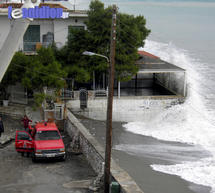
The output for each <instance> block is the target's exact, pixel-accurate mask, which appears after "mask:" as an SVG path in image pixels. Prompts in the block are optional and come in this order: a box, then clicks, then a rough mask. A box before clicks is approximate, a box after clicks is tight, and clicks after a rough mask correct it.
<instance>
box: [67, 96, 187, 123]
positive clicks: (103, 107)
mask: <svg viewBox="0 0 215 193" xmlns="http://www.w3.org/2000/svg"><path fill="white" fill-rule="evenodd" d="M183 101H184V98H183V97H178V96H166V97H164V96H162V97H159V96H154V97H121V98H120V99H118V98H114V100H113V121H126V122H128V121H150V120H151V119H154V118H155V117H156V116H157V115H159V114H160V113H162V112H163V110H164V109H166V108H169V107H171V106H173V105H176V104H179V103H182V102H183ZM67 107H68V108H71V109H72V110H73V111H75V112H78V113H80V114H82V115H84V116H87V117H89V118H92V119H96V120H105V119H106V111H107V98H96V99H94V100H88V102H87V108H86V109H84V110H80V101H79V100H73V101H69V102H68V103H67Z"/></svg>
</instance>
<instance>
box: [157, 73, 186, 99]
mask: <svg viewBox="0 0 215 193" xmlns="http://www.w3.org/2000/svg"><path fill="white" fill-rule="evenodd" d="M155 78H156V79H157V81H156V82H157V83H158V84H160V85H162V86H164V87H165V88H167V89H168V90H170V91H171V92H173V93H175V94H176V95H181V96H186V73H185V72H177V73H174V72H171V73H156V74H155Z"/></svg>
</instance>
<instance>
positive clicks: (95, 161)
mask: <svg viewBox="0 0 215 193" xmlns="http://www.w3.org/2000/svg"><path fill="white" fill-rule="evenodd" d="M66 129H67V131H68V133H69V135H70V136H71V138H72V140H73V142H74V141H76V143H77V141H78V144H79V145H80V147H79V148H80V150H81V151H82V152H83V154H84V155H85V156H86V158H87V160H88V161H89V163H90V164H91V166H92V168H93V169H94V171H95V172H96V173H97V174H99V173H100V172H101V170H102V167H103V166H102V165H103V163H104V157H105V151H104V148H103V147H102V146H101V145H100V144H99V143H98V142H97V140H96V139H95V138H94V137H93V136H92V135H91V134H90V133H89V131H88V130H87V129H86V128H85V127H84V126H83V125H82V124H81V123H80V122H79V120H78V119H77V118H76V117H75V116H74V115H73V114H72V113H71V112H70V111H69V110H67V123H66ZM74 139H75V140H74ZM111 175H112V178H113V179H115V180H116V181H117V182H118V183H119V185H120V192H122V193H143V191H142V190H141V189H140V188H139V186H138V185H137V184H136V182H135V181H134V180H133V179H132V178H131V177H130V176H129V174H128V173H127V172H126V171H124V170H123V169H122V168H120V167H119V166H118V165H117V164H116V162H115V161H114V159H112V160H111Z"/></svg>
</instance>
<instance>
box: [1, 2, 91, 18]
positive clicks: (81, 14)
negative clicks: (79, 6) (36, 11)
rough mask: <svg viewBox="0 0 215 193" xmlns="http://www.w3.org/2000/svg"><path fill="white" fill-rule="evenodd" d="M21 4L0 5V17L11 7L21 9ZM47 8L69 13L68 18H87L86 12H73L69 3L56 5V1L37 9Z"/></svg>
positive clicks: (43, 4)
mask: <svg viewBox="0 0 215 193" xmlns="http://www.w3.org/2000/svg"><path fill="white" fill-rule="evenodd" d="M22 5H23V3H2V4H0V15H7V14H8V11H7V8H8V7H9V6H12V7H13V8H17V9H19V8H21V7H22ZM42 6H49V7H51V8H62V9H63V10H64V12H69V17H88V15H87V11H86V10H74V7H73V5H72V4H71V3H69V2H64V1H61V2H60V3H56V1H49V2H48V3H40V5H39V7H42Z"/></svg>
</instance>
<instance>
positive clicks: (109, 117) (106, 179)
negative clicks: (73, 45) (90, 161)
mask: <svg viewBox="0 0 215 193" xmlns="http://www.w3.org/2000/svg"><path fill="white" fill-rule="evenodd" d="M83 55H87V56H100V57H103V58H106V60H107V62H108V64H109V68H110V69H109V70H110V71H109V84H108V100H107V119H106V145H105V170H104V192H105V193H108V192H109V185H110V167H111V147H112V113H113V86H114V65H113V62H112V63H110V60H109V58H108V57H107V56H104V55H101V54H96V53H94V52H88V51H85V52H83ZM112 60H113V58H112Z"/></svg>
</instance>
